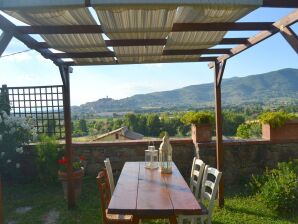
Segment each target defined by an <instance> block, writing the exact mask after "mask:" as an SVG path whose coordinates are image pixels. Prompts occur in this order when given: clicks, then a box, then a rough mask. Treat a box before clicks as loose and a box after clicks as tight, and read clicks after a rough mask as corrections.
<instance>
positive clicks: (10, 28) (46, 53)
mask: <svg viewBox="0 0 298 224" xmlns="http://www.w3.org/2000/svg"><path fill="white" fill-rule="evenodd" d="M0 29H2V30H3V31H4V32H5V33H7V34H10V35H12V36H14V37H15V38H17V39H18V40H20V41H21V42H23V43H24V44H25V45H26V46H27V47H29V48H32V49H35V48H34V46H36V45H38V41H36V40H35V39H34V38H32V37H31V36H30V35H28V34H23V33H21V32H19V31H18V30H17V26H16V25H14V24H13V23H12V22H10V21H9V20H8V19H6V18H5V17H4V16H2V15H0ZM36 51H38V52H39V53H40V54H41V55H42V56H43V57H45V58H49V59H51V60H52V61H53V62H54V63H55V64H56V65H58V66H59V65H62V64H63V63H64V62H63V61H62V60H61V59H59V58H56V57H55V55H54V54H53V53H52V52H51V51H50V50H48V49H36Z"/></svg>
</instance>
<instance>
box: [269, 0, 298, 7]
mask: <svg viewBox="0 0 298 224" xmlns="http://www.w3.org/2000/svg"><path fill="white" fill-rule="evenodd" d="M263 7H275V8H298V1H297V0H263Z"/></svg>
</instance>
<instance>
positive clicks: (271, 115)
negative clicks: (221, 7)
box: [259, 111, 298, 140]
mask: <svg viewBox="0 0 298 224" xmlns="http://www.w3.org/2000/svg"><path fill="white" fill-rule="evenodd" d="M259 120H260V122H261V123H262V138H263V139H267V140H294V139H297V140H298V117H297V116H296V115H294V114H291V113H286V112H282V111H278V112H265V113H263V114H261V115H260V116H259Z"/></svg>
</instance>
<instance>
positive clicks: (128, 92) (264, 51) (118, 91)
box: [0, 8, 298, 105]
mask: <svg viewBox="0 0 298 224" xmlns="http://www.w3.org/2000/svg"><path fill="white" fill-rule="evenodd" d="M291 11H293V9H268V8H261V9H258V10H256V11H254V12H252V13H250V14H249V15H247V16H246V17H245V18H243V19H241V21H268V22H270V21H276V20H278V19H280V18H282V17H283V16H285V15H287V14H288V13H290V12H291ZM292 28H293V29H294V31H295V32H296V33H298V24H295V25H293V26H292ZM0 32H1V31H0ZM256 33H257V32H229V33H228V34H227V35H226V37H249V36H252V35H254V34H256ZM224 47H227V46H224ZM26 49H27V47H26V46H25V45H23V44H22V43H20V42H19V41H17V40H13V41H12V42H11V43H10V44H9V46H8V48H7V49H6V51H5V52H4V54H3V55H6V54H11V53H14V52H19V51H23V50H26ZM297 59H298V58H297V54H296V53H295V52H294V50H293V49H292V48H291V47H290V45H288V43H287V42H286V41H285V40H284V39H283V37H282V36H281V35H280V34H277V35H275V36H273V37H271V38H270V39H268V40H265V41H264V42H262V43H260V44H258V45H256V46H254V47H252V48H251V49H249V50H247V51H245V52H243V53H241V54H239V55H237V56H235V57H234V58H232V59H230V60H228V62H227V66H226V70H225V73H224V78H230V77H235V76H238V77H242V76H247V75H252V74H261V73H265V72H269V71H273V70H278V69H282V68H298V63H297V62H298V61H297ZM0 68H1V71H0V84H7V85H8V86H34V85H52V84H53V85H57V84H61V79H60V74H59V70H58V68H57V67H56V66H55V65H54V64H53V63H52V62H51V61H50V60H46V59H44V58H43V57H42V56H41V55H39V54H38V53H36V52H34V51H29V52H25V53H22V54H18V55H15V56H10V57H3V58H0ZM212 81H213V70H210V69H209V68H208V64H207V63H175V64H147V65H105V66H82V67H74V73H73V74H71V104H72V105H80V104H82V103H85V102H90V101H95V100H97V99H99V98H103V97H106V96H108V97H112V98H114V99H121V98H125V97H128V96H132V95H135V94H142V93H149V92H155V91H164V90H171V89H176V88H181V87H184V86H188V85H195V84H202V83H209V82H212Z"/></svg>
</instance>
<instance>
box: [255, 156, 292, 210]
mask: <svg viewBox="0 0 298 224" xmlns="http://www.w3.org/2000/svg"><path fill="white" fill-rule="evenodd" d="M250 187H251V190H252V191H254V192H255V193H258V194H259V195H260V198H261V199H262V201H263V202H264V203H265V204H266V206H267V207H268V208H270V209H272V210H274V211H276V212H279V213H282V212H292V211H297V210H296V209H298V160H294V161H293V162H289V163H279V164H278V167H277V169H273V170H271V171H266V172H265V174H264V175H263V176H258V177H254V176H253V177H252V180H251V182H250Z"/></svg>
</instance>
